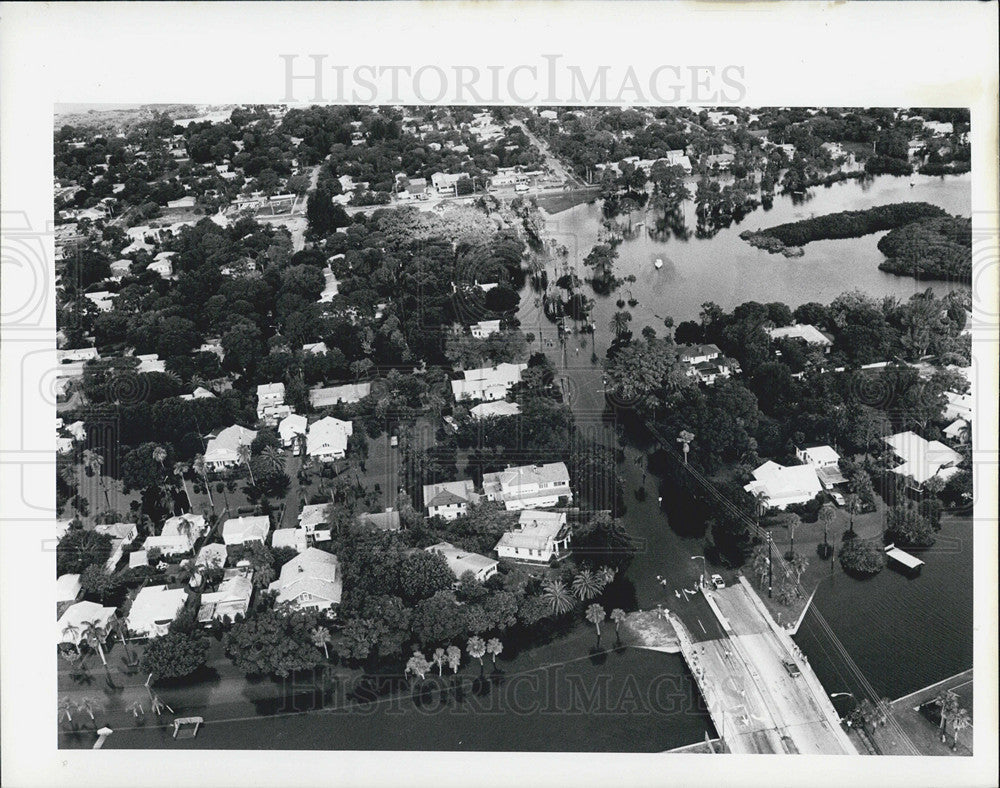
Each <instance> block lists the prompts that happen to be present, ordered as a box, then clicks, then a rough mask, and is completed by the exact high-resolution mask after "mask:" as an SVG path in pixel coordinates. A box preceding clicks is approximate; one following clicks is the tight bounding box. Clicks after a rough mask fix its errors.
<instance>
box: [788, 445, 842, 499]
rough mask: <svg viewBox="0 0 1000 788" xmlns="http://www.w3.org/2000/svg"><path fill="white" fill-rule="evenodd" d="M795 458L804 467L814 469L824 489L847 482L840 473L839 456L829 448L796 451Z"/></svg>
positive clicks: (818, 447) (817, 447)
mask: <svg viewBox="0 0 1000 788" xmlns="http://www.w3.org/2000/svg"><path fill="white" fill-rule="evenodd" d="M795 456H796V457H798V458H799V460H800V461H801V462H803V463H805V464H806V465H811V466H812V467H813V468H815V469H816V475H817V476H818V477H819V481H820V484H822V485H823V487H824V489H827V490H829V489H831V488H833V486H834V485H837V484H843V483H844V482H846V481H847V479H846V478H845V477H844V474H842V473H841V472H840V455H839V454H837V452H836V451H834V450H833V447H831V446H825V445H824V446H812V447H810V448H808V449H796V450H795Z"/></svg>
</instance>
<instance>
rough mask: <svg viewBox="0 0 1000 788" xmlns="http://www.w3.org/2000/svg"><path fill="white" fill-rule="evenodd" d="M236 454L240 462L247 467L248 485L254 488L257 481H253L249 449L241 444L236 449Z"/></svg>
mask: <svg viewBox="0 0 1000 788" xmlns="http://www.w3.org/2000/svg"><path fill="white" fill-rule="evenodd" d="M236 454H237V456H238V457H239V458H240V462H242V463H243V464H244V465H246V466H247V471H249V473H250V484H252V485H253V486H254V487H256V486H257V480H256V479H254V477H253V468H251V467H250V447H249V446H247V445H246V444H242V445H240V446H239V448H237V449H236Z"/></svg>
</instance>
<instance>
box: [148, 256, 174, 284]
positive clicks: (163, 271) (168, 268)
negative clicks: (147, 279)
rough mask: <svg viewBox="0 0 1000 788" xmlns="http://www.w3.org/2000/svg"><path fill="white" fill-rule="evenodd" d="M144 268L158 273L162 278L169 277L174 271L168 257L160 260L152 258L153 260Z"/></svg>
mask: <svg viewBox="0 0 1000 788" xmlns="http://www.w3.org/2000/svg"><path fill="white" fill-rule="evenodd" d="M146 270H147V271H152V272H154V273H157V274H159V275H160V277H161V278H163V279H169V278H170V277H171V276H172V275H173V273H174V266H173V263H171V262H170V260H169V259H167V258H164V259H162V260H153V262H151V263H150V264H149V265H147V266H146Z"/></svg>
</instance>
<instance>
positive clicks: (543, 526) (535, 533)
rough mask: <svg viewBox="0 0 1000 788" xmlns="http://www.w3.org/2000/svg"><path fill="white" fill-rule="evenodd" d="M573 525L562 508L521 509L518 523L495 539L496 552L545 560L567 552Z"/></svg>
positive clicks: (533, 560) (503, 554) (517, 557)
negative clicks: (569, 524) (545, 509)
mask: <svg viewBox="0 0 1000 788" xmlns="http://www.w3.org/2000/svg"><path fill="white" fill-rule="evenodd" d="M571 539H572V529H571V528H570V527H569V526H568V525H567V524H566V513H565V512H538V511H534V510H532V509H526V510H524V511H523V512H521V517H520V520H519V521H518V526H517V528H516V529H514V530H513V531H508V532H507V533H505V534H504V535H503V536H501V537H500V541H499V542H497V545H496V548H495V549H496V551H497V555H498V556H500V557H501V558H509V559H511V560H514V561H528V562H532V563H541V564H547V563H548V562H549V561H551V560H552V559H553V558H556V559H559V558H561V557H562V556H564V555H566V554H567V553H568V552H569V543H570V540H571Z"/></svg>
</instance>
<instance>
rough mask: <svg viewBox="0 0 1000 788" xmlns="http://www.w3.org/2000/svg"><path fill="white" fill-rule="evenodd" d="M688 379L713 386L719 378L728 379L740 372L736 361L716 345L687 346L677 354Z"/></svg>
mask: <svg viewBox="0 0 1000 788" xmlns="http://www.w3.org/2000/svg"><path fill="white" fill-rule="evenodd" d="M677 357H678V359H679V360H680V362H681V363H682V364H683V365H684V367H685V369H686V371H687V375H688V377H692V378H695V379H697V380H698V382H699V383H704V384H706V385H709V386H711V385H712V384H714V383H715V381H716V380H717V379H718V378H728V377H730V376H731V375H733V374H735V373H737V372H739V371H740V365H739V362H738V361H736V359H732V358H727V357H726V356H724V355H722V351H721V350H719V348H718V346H716V345H711V344H709V345H685V346H684V347H682V348H681V349H680V351H679V352H678V354H677Z"/></svg>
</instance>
